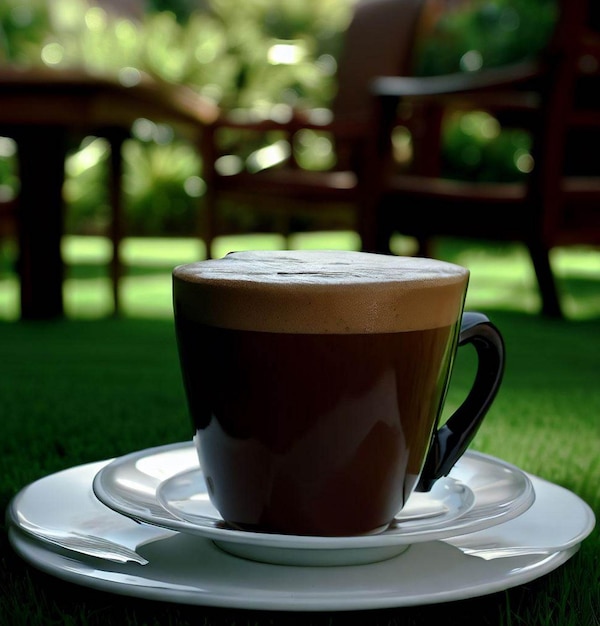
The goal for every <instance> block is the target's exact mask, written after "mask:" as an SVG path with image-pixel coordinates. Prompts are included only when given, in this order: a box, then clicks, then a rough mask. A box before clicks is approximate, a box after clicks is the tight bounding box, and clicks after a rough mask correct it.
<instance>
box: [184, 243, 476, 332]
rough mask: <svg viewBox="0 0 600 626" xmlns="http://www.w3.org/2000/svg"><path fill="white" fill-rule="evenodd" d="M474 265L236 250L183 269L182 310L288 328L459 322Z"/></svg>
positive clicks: (250, 326) (364, 328) (196, 316)
mask: <svg viewBox="0 0 600 626" xmlns="http://www.w3.org/2000/svg"><path fill="white" fill-rule="evenodd" d="M468 279H469V272H468V270H467V269H465V268H463V267H460V266H458V265H454V264H451V263H446V262H443V261H438V260H433V259H423V258H416V257H400V256H393V255H382V254H368V253H364V252H351V251H337V250H331V251H327V250H296V251H248V252H233V253H230V254H228V255H227V256H225V257H223V258H221V259H211V260H208V261H200V262H197V263H191V264H187V265H181V266H179V267H176V268H175V269H174V271H173V299H174V307H175V312H176V314H177V315H183V316H184V317H186V318H188V319H191V320H195V321H197V322H201V323H204V324H208V325H212V326H220V327H224V328H236V329H240V330H258V331H270V332H285V333H338V334H339V333H384V332H398V331H408V330H419V329H427V328H437V327H440V326H447V325H450V324H454V323H455V322H456V321H457V318H458V316H459V315H460V313H461V311H462V305H463V300H464V295H465V292H466V287H467V283H468Z"/></svg>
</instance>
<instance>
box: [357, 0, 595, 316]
mask: <svg viewBox="0 0 600 626" xmlns="http://www.w3.org/2000/svg"><path fill="white" fill-rule="evenodd" d="M596 5H597V3H594V0H562V2H561V3H560V7H559V9H560V15H559V16H558V19H557V22H556V29H555V32H554V34H553V36H552V37H551V40H550V43H549V45H548V46H547V48H546V49H545V50H544V51H543V52H542V54H541V55H539V58H537V59H535V60H531V61H524V62H523V63H520V64H518V65H515V66H512V67H504V68H499V69H493V70H492V69H490V70H481V71H479V72H475V73H466V74H459V75H448V76H434V77H426V78H414V77H381V78H379V79H377V80H376V81H375V83H374V87H373V89H374V93H375V98H376V99H375V119H376V125H377V133H376V135H375V137H376V139H375V141H374V143H373V146H372V148H373V152H372V157H371V159H370V160H369V163H370V167H371V171H370V173H369V181H370V184H371V191H370V195H368V196H367V200H366V206H365V207H364V209H363V210H364V211H365V213H366V214H367V215H369V216H370V218H371V222H370V225H369V228H370V229H372V231H373V233H374V234H373V238H374V239H375V241H376V243H375V247H374V249H375V250H377V251H380V252H387V251H389V239H390V235H391V234H392V233H393V232H394V231H397V232H399V233H402V234H405V235H409V236H414V237H416V238H417V240H418V241H419V244H420V251H419V253H420V254H425V255H427V254H431V249H430V247H429V246H430V244H431V241H432V240H433V239H434V238H436V237H443V236H450V237H460V238H463V237H464V238H474V239H481V240H486V239H488V240H506V241H515V242H521V243H523V244H525V245H526V246H527V248H528V250H529V253H530V255H531V259H532V262H533V266H534V269H535V273H536V276H537V281H538V284H539V289H540V292H541V299H542V312H543V314H544V315H547V316H551V317H559V316H561V315H562V314H563V312H562V308H561V302H560V298H559V295H558V291H557V286H556V282H555V277H554V274H553V271H552V267H551V264H550V259H549V251H550V250H551V249H552V248H553V247H555V246H566V245H574V244H589V245H593V246H597V245H600V176H599V174H600V159H598V156H597V146H598V138H599V137H600V97H599V94H600V90H599V87H600V32H599V31H600V28H599V26H600V19H598V18H599V17H600V11H599V10H598V8H596ZM411 102H414V103H416V102H418V103H420V106H434V107H435V106H437V107H444V108H445V109H446V110H451V109H453V108H461V107H475V108H480V109H484V110H485V109H488V110H490V111H492V112H495V113H497V114H500V113H503V115H504V116H507V114H509V115H508V117H511V116H512V118H514V119H517V118H518V119H519V121H520V123H524V124H525V127H526V128H527V129H528V131H529V132H530V133H531V138H532V145H533V148H532V156H533V159H534V167H533V170H532V171H531V173H530V174H528V175H527V177H526V179H525V181H524V182H523V183H500V182H499V183H471V182H464V181H457V180H448V179H443V178H440V177H439V174H438V171H436V165H435V162H436V160H437V159H438V158H439V150H438V149H437V148H435V149H433V148H431V144H430V143H429V144H427V145H428V150H429V151H430V154H429V158H428V159H427V162H428V168H429V169H427V168H424V171H417V172H414V173H411V175H406V174H402V173H400V174H399V173H397V172H395V171H394V167H393V163H392V158H391V152H392V150H391V139H390V138H391V133H392V130H393V127H394V123H395V117H396V111H397V107H398V105H399V104H402V105H403V106H406V104H407V103H411ZM417 141H418V140H417ZM432 157H433V158H432Z"/></svg>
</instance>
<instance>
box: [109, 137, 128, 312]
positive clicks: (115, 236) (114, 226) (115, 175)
mask: <svg viewBox="0 0 600 626" xmlns="http://www.w3.org/2000/svg"><path fill="white" fill-rule="evenodd" d="M125 138H126V137H125V134H124V133H123V132H119V131H115V132H112V133H108V139H109V142H110V171H109V195H110V206H111V209H112V221H111V228H110V239H111V242H112V259H111V264H110V277H111V282H112V296H113V307H114V314H115V315H118V314H119V312H120V308H121V298H120V282H121V277H122V274H123V265H122V262H121V250H120V247H121V240H122V239H123V195H122V183H123V154H122V148H123V142H124V141H125Z"/></svg>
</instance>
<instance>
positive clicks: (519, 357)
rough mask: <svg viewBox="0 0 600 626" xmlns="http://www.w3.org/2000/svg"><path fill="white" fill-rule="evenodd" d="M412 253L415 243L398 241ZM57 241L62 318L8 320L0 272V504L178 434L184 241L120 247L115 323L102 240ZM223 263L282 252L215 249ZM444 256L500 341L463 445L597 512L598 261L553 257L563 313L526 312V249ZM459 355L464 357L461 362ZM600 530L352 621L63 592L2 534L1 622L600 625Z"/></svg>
mask: <svg viewBox="0 0 600 626" xmlns="http://www.w3.org/2000/svg"><path fill="white" fill-rule="evenodd" d="M291 243H292V245H293V246H303V247H309V246H310V247H352V246H354V245H355V241H354V239H353V237H352V236H351V235H347V234H336V235H334V236H333V235H326V236H325V235H323V236H322V237H321V236H319V237H315V236H310V237H308V238H302V239H296V240H293V241H292V242H291ZM396 243H397V246H398V248H397V249H398V250H399V251H402V250H407V251H409V250H410V242H408V241H404V240H399V241H397V242H396ZM64 244H65V249H64V253H65V258H66V260H67V262H68V278H67V281H66V285H65V296H66V305H67V318H66V319H64V320H59V321H54V322H40V323H20V322H17V321H15V318H16V317H17V315H18V311H17V301H18V299H17V287H16V283H15V279H14V277H13V276H12V274H11V273H10V271H9V270H7V269H6V267H5V268H4V269H3V270H2V271H0V346H1V348H0V354H1V356H2V358H1V359H0V411H1V415H2V419H1V420H0V441H2V455H1V457H0V506H2V507H5V506H6V504H7V503H8V501H9V499H10V498H11V497H12V496H13V495H14V494H15V493H16V492H17V491H18V490H19V489H20V488H21V487H23V486H25V485H26V484H28V483H29V482H31V481H33V480H35V479H37V478H39V477H42V476H45V475H47V474H49V473H52V472H55V471H58V470H61V469H64V468H68V467H71V466H74V465H78V464H81V463H86V462H91V461H97V460H101V459H106V458H110V457H113V456H117V455H120V454H125V453H127V452H131V451H134V450H139V449H141V448H145V447H150V446H156V445H161V444H165V443H170V442H176V441H181V440H187V439H189V437H190V435H191V433H190V427H189V423H188V418H187V413H186V408H185V403H184V398H183V391H182V388H181V383H180V379H179V372H178V364H177V354H176V348H175V342H174V335H173V327H172V318H171V300H170V299H171V293H170V288H171V287H170V271H171V269H172V267H173V266H174V265H176V264H179V263H182V262H187V261H192V260H195V259H197V258H201V257H202V256H203V251H202V249H201V246H200V244H198V243H197V242H195V241H193V240H166V239H164V240H163V239H161V240H148V239H143V240H127V241H126V242H125V246H124V256H125V259H126V263H127V277H126V278H125V280H124V285H123V287H124V289H123V301H124V314H123V316H121V317H119V318H113V317H111V316H110V315H107V314H108V313H110V306H109V305H110V300H109V294H110V285H109V283H108V280H107V278H106V269H105V267H104V261H105V260H106V259H107V258H108V254H109V250H108V247H107V246H106V242H105V241H104V240H100V239H99V240H96V239H71V238H67V239H66V240H65V242H64ZM218 245H219V248H218V249H217V253H218V254H224V253H225V252H227V251H228V250H232V249H241V248H245V247H264V246H266V245H270V246H272V247H281V245H283V242H282V241H280V240H279V239H277V238H275V239H271V238H265V237H262V236H259V237H258V238H252V237H250V238H241V239H229V238H228V239H223V240H220V241H219V242H218ZM439 256H440V257H442V258H447V259H449V260H453V261H456V262H459V263H462V264H463V265H466V266H467V267H469V268H470V269H471V285H470V292H469V296H468V301H467V308H468V309H471V310H473V309H478V310H481V311H483V312H485V313H487V314H488V315H489V317H490V318H491V319H492V320H493V321H494V322H495V323H496V324H497V325H498V327H499V328H500V329H501V331H502V332H503V334H504V336H505V340H506V346H507V368H506V375H505V379H504V383H503V386H502V389H501V391H500V393H499V395H498V398H497V400H496V402H495V403H494V406H493V407H492V409H491V411H490V413H489V415H488V417H487V418H486V420H485V422H484V425H483V426H482V428H481V430H480V431H479V434H478V435H477V437H476V439H475V441H474V442H473V444H472V446H473V448H475V449H478V450H481V451H483V452H487V453H489V454H493V455H495V456H498V457H500V458H503V459H505V460H507V461H509V462H511V463H515V464H517V465H519V466H520V467H522V468H523V469H525V470H527V471H529V472H532V473H534V474H536V475H539V476H542V477H543V478H546V479H548V480H551V481H553V482H555V483H557V484H560V485H562V486H564V487H566V488H568V489H570V490H572V491H573V492H575V493H576V494H578V495H579V496H580V497H582V498H583V499H584V500H586V501H587V502H588V503H589V504H590V506H591V507H592V508H593V510H594V511H595V513H596V515H597V516H598V515H600V455H599V451H600V427H599V416H600V384H599V382H600V253H599V252H598V251H590V250H585V249H575V250H566V249H565V250H558V251H556V254H555V255H554V256H553V263H554V266H555V268H556V272H557V275H558V276H559V280H560V284H561V288H562V291H563V297H564V303H565V309H566V311H567V319H565V320H547V319H542V318H540V317H539V316H538V315H537V314H536V311H537V307H538V304H539V302H538V296H537V291H536V285H535V281H534V277H533V273H532V270H531V267H530V264H529V261H528V258H527V255H526V254H525V252H524V251H523V250H522V249H521V248H519V247H518V246H501V247H489V246H484V245H477V246H475V245H469V246H467V245H465V244H464V243H463V242H459V241H452V242H447V243H445V244H444V245H443V246H441V247H440V249H439ZM459 354H460V353H459ZM471 374H472V359H471V355H470V354H469V353H465V354H460V356H459V359H458V360H457V366H456V371H455V376H454V378H453V381H452V388H451V393H450V395H449V398H448V410H450V409H451V408H452V407H454V406H456V405H457V404H458V403H459V402H460V400H461V399H462V397H463V395H464V393H465V390H466V389H467V388H468V387H469V385H470V379H471ZM599 579H600V532H599V530H598V529H596V530H594V532H593V533H592V535H591V536H590V537H588V538H587V539H586V541H585V542H584V543H583V545H582V547H581V549H580V551H579V552H578V553H577V554H576V555H575V556H574V557H573V558H572V559H571V560H569V561H568V562H567V563H566V564H565V565H563V566H561V567H560V568H558V569H557V570H556V571H554V572H551V573H550V574H548V575H546V576H543V577H542V578H540V579H537V580H535V581H533V582H531V583H529V584H527V585H523V586H519V587H516V588H514V589H510V590H508V591H506V592H499V593H495V594H491V595H489V596H484V597H481V598H475V599H471V600H462V601H457V602H450V603H445V604H441V605H435V604H434V605H431V606H425V607H413V608H406V609H395V610H394V609H390V610H380V611H369V612H359V613H343V612H342V613H331V614H330V613H309V614H291V615H288V614H283V613H276V612H275V613H267V612H252V611H242V610H235V611H234V610H227V609H203V608H201V607H186V606H180V605H171V604H164V603H158V602H151V601H143V600H135V599H131V598H125V597H120V596H115V595H111V594H108V593H100V592H97V591H92V590H89V589H86V588H84V587H78V586H74V585H70V584H67V583H64V582H61V581H59V580H57V579H54V578H52V577H50V576H47V575H44V574H41V573H40V572H38V571H36V570H35V569H34V568H31V567H29V566H27V565H26V564H24V563H23V562H22V560H21V559H20V558H19V557H18V556H16V555H15V554H14V553H13V552H12V550H11V548H10V546H9V545H8V542H7V538H6V532H5V531H4V530H3V532H2V533H0V590H1V591H0V624H7V625H8V624H10V626H19V625H23V626H25V625H27V626H31V625H37V624H40V625H41V624H77V625H79V624H90V625H94V626H95V625H98V626H100V625H102V626H111V625H113V624H115V625H116V624H119V625H121V624H130V625H131V626H142V625H158V624H172V625H175V624H178V625H188V624H190V625H191V624H204V625H205V626H212V625H229V626H233V625H234V624H237V625H240V624H248V625H250V624H256V625H257V626H262V625H263V624H269V625H271V626H279V625H281V626H283V625H284V624H285V625H288V624H314V625H318V626H325V625H326V624H327V625H330V626H337V625H340V624H347V623H353V624H356V623H363V624H374V625H381V626H383V625H398V626H400V625H402V626H405V625H408V626H411V625H413V626H420V625H424V624H430V623H435V624H445V625H447V626H451V625H453V624H461V625H471V624H472V625H473V626H481V625H490V626H496V625H497V626H500V625H502V626H538V625H540V626H541V625H547V626H594V625H596V626H597V625H598V624H599V623H600V591H599V585H598V580H599Z"/></svg>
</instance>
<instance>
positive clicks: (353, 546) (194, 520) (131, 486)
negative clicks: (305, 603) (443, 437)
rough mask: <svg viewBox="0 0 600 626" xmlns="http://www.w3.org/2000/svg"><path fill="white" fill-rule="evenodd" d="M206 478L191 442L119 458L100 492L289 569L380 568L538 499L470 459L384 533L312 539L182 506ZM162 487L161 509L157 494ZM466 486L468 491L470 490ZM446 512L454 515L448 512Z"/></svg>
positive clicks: (524, 481)
mask: <svg viewBox="0 0 600 626" xmlns="http://www.w3.org/2000/svg"><path fill="white" fill-rule="evenodd" d="M192 470H193V471H192ZM190 471H192V473H191V474H186V472H190ZM201 476H202V475H201V473H200V470H199V467H198V457H197V453H196V449H195V447H194V445H193V443H192V442H189V443H188V442H186V443H182V444H175V445H171V446H161V447H159V448H152V449H150V450H142V451H139V452H135V453H133V454H129V455H126V456H123V457H120V458H118V459H116V460H114V461H113V462H112V463H110V464H109V465H108V466H106V467H105V468H103V469H102V470H101V471H100V472H98V475H97V476H96V477H95V479H94V481H93V488H94V492H95V494H96V496H97V497H98V499H99V500H100V501H101V502H103V503H104V504H106V505H107V506H108V507H110V508H112V509H114V510H115V511H117V512H119V513H121V514H123V515H127V516H129V517H132V518H134V519H136V520H139V521H143V522H146V523H149V524H155V525H157V526H162V527H163V528H168V529H170V530H176V531H179V532H185V533H190V534H194V535H200V536H202V537H205V538H209V539H212V540H214V541H216V542H218V545H219V546H220V547H221V548H223V549H224V550H227V551H228V552H231V553H233V554H236V555H237V556H243V557H245V558H249V559H253V560H258V561H263V562H266V563H276V564H285V565H288V564H293V565H349V564H360V563H371V562H375V561H380V560H383V559H387V558H391V557H394V556H397V555H398V554H400V553H401V552H403V551H404V550H405V549H406V548H407V547H408V546H409V545H412V544H415V543H422V542H425V541H433V540H436V539H444V538H446V537H451V536H453V535H459V534H464V533H469V532H474V531H476V530H482V529H484V528H488V527H490V526H494V525H495V524H499V523H501V522H503V521H507V520H509V519H511V518H513V517H516V516H517V515H520V514H521V513H523V512H524V511H526V510H527V509H528V508H529V507H530V506H531V504H532V503H533V501H534V499H535V492H534V490H533V487H532V485H531V481H530V480H529V478H528V477H527V476H526V474H525V473H524V472H522V471H521V470H520V469H518V468H516V467H514V466H512V465H510V464H508V463H505V462H504V461H500V460H499V459H496V458H494V457H490V456H486V455H483V454H480V453H476V452H467V453H466V454H465V455H464V456H463V458H462V459H461V460H460V461H459V463H457V465H456V466H455V468H454V469H453V470H452V472H451V473H450V475H449V477H448V479H447V480H442V481H439V482H440V485H439V486H438V487H437V488H434V490H433V492H432V494H429V495H428V494H418V495H417V497H416V498H415V503H414V504H412V505H411V504H410V502H411V500H412V496H411V499H409V501H408V503H407V511H406V513H405V512H404V511H403V512H401V513H400V514H399V515H398V518H397V521H395V522H394V523H392V524H391V525H390V527H389V528H387V529H386V530H385V531H383V532H381V533H378V534H373V535H362V536H353V537H306V536H295V535H277V534H267V533H255V532H246V531H241V530H235V529H232V528H230V527H228V526H226V525H225V524H224V522H223V520H222V519H221V517H220V516H219V514H218V513H217V511H216V510H215V509H214V508H213V507H212V506H211V505H210V503H209V502H208V500H207V499H206V498H204V500H201V501H199V502H198V503H197V504H199V506H196V507H194V506H193V503H192V504H191V505H190V503H189V502H188V503H187V504H186V503H185V502H183V500H182V499H179V500H177V495H178V489H179V488H184V487H185V488H186V495H187V497H188V498H189V497H191V496H193V495H194V494H193V490H194V489H198V490H199V492H198V493H200V496H201V497H202V493H205V492H206V487H203V486H202V482H203V481H202V479H201ZM189 477H191V478H193V479H194V484H193V485H190V484H187V483H188V481H187V478H189ZM164 481H167V482H164ZM172 481H174V482H172ZM161 483H163V484H164V489H163V492H162V503H161V501H160V500H159V498H158V493H157V492H158V489H159V486H160V485H161ZM464 486H466V487H467V489H465V490H463V487H464ZM165 491H166V492H167V493H165ZM451 496H452V497H451ZM473 496H474V502H473V501H472V500H471V498H472V497H473ZM449 502H451V505H450V504H448V503H449ZM163 504H165V505H166V507H167V508H165V507H164V506H163ZM428 505H430V506H431V507H432V509H433V511H434V512H437V515H433V516H431V517H425V518H424V519H418V515H417V518H416V519H412V520H411V519H410V516H411V511H412V512H414V513H415V514H417V513H418V511H419V510H420V509H424V508H425V507H426V506H428ZM445 507H449V509H450V510H449V511H448V512H447V513H444V511H443V509H444V508H445ZM192 512H193V513H195V515H191V514H190V513H192ZM403 514H405V515H406V517H405V518H404V519H402V518H403Z"/></svg>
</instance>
